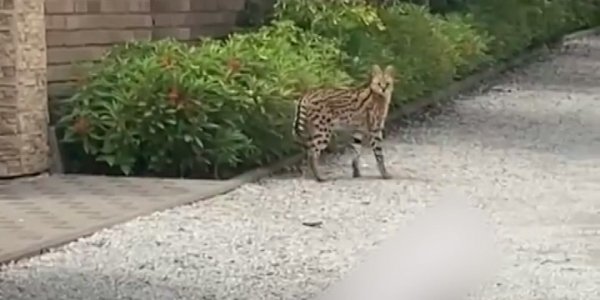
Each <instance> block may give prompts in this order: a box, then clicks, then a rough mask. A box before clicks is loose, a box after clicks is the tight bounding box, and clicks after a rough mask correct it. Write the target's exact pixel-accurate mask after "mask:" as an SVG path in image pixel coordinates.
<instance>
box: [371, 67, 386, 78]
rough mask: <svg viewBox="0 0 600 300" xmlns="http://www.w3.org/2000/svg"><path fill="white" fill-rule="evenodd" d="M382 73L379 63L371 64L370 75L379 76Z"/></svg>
mask: <svg viewBox="0 0 600 300" xmlns="http://www.w3.org/2000/svg"><path fill="white" fill-rule="evenodd" d="M382 74H383V71H381V67H380V66H379V65H373V67H372V69H371V75H372V76H374V77H375V76H380V75H382Z"/></svg>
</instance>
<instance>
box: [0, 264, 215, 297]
mask: <svg viewBox="0 0 600 300" xmlns="http://www.w3.org/2000/svg"><path fill="white" fill-rule="evenodd" d="M33 274H35V275H34V276H35V278H33V276H32V275H33ZM27 275H29V276H27V277H24V278H21V277H18V279H8V280H6V279H0V299H7V300H8V299H11V300H41V299H85V300H113V299H198V300H217V299H218V297H217V296H215V295H210V291H207V289H206V288H205V287H203V286H202V282H197V284H198V286H195V287H190V286H189V285H182V284H178V283H177V282H168V281H169V280H168V279H165V280H164V281H162V280H161V278H158V277H156V276H160V274H158V273H153V274H152V275H153V276H154V277H150V276H148V278H147V279H146V278H140V277H137V276H136V275H138V274H127V273H120V274H115V273H111V274H102V273H101V272H99V271H74V270H69V271H65V270H60V272H59V270H58V269H57V270H55V271H51V270H47V271H42V272H36V273H28V274H27ZM164 276H165V278H166V277H167V276H168V275H167V274H164ZM207 292H208V293H207Z"/></svg>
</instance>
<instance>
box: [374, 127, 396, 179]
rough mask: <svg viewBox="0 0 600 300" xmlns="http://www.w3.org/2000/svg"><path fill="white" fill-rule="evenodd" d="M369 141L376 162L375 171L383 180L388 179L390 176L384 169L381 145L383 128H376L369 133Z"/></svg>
mask: <svg viewBox="0 0 600 300" xmlns="http://www.w3.org/2000/svg"><path fill="white" fill-rule="evenodd" d="M369 140H370V146H371V149H373V155H375V161H376V162H377V169H379V174H381V177H383V179H390V178H392V175H391V174H390V173H389V172H388V171H387V168H386V167H385V158H384V156H383V149H382V148H381V144H382V142H383V128H382V127H378V128H375V129H373V130H370V132H369Z"/></svg>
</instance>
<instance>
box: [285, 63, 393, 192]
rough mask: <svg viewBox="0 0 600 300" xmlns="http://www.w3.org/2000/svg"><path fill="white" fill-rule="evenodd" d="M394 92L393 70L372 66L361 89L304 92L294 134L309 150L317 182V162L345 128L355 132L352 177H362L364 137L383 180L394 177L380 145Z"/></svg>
mask: <svg viewBox="0 0 600 300" xmlns="http://www.w3.org/2000/svg"><path fill="white" fill-rule="evenodd" d="M393 89H394V76H393V68H392V67H391V66H387V67H386V68H385V70H381V68H380V67H379V66H378V65H375V66H373V69H372V71H371V78H370V80H369V82H368V83H367V84H365V85H364V86H361V87H358V88H323V89H316V90H312V91H309V92H307V93H305V94H304V95H303V96H302V97H301V98H300V99H299V100H298V103H297V105H296V115H295V119H294V130H293V133H294V135H295V136H296V137H297V138H298V139H299V140H300V141H302V143H303V145H304V147H305V148H306V150H307V158H308V163H309V167H310V169H311V171H312V173H313V175H314V176H315V179H316V180H317V181H324V178H323V177H322V176H321V174H320V172H319V170H318V168H317V163H318V159H319V156H320V155H321V153H322V152H323V151H324V150H325V149H326V148H327V146H328V144H329V142H330V141H331V136H332V133H333V132H334V131H336V130H340V129H344V130H351V131H352V132H353V134H352V136H353V143H352V149H353V152H354V156H353V158H352V174H353V176H354V177H360V176H361V173H360V169H359V159H360V150H361V146H362V141H363V138H364V137H366V138H368V139H369V145H370V147H371V148H372V149H373V154H374V155H375V159H376V161H377V168H378V169H379V173H380V174H381V176H382V177H383V178H386V179H387V178H391V176H390V174H389V173H388V171H387V170H386V167H385V163H384V156H383V151H382V148H381V142H382V139H383V129H384V125H385V120H386V118H387V114H388V109H389V104H390V101H391V97H392V92H393Z"/></svg>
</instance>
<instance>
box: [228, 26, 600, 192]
mask: <svg viewBox="0 0 600 300" xmlns="http://www.w3.org/2000/svg"><path fill="white" fill-rule="evenodd" d="M598 34H600V26H598V27H594V28H590V29H584V30H579V31H575V32H572V33H569V34H566V35H564V36H563V37H561V38H559V39H558V41H556V42H547V43H544V44H542V45H540V46H537V47H535V48H533V49H531V50H525V52H524V53H522V54H520V55H517V56H516V57H514V58H512V59H510V60H509V61H507V62H504V63H500V64H499V65H495V66H492V67H489V68H487V69H484V70H482V71H479V72H477V73H475V74H473V75H470V76H468V77H466V78H464V79H463V80H461V81H457V82H454V83H452V84H450V86H448V87H446V88H445V89H443V90H440V91H437V92H434V93H432V94H430V95H427V96H425V97H422V98H420V99H419V100H416V101H412V102H410V103H408V104H406V105H403V106H401V107H400V108H399V109H398V110H396V111H395V112H394V113H393V114H392V115H390V116H389V117H388V122H397V121H399V120H400V119H402V118H403V117H406V116H408V115H411V114H414V113H417V112H419V111H422V110H423V109H424V108H426V107H428V106H430V105H433V104H436V103H439V102H441V101H445V100H449V99H452V98H454V97H456V96H458V95H460V94H462V93H464V92H466V91H469V90H472V89H474V88H475V87H477V86H479V85H480V84H482V83H483V82H484V81H488V80H490V79H492V78H496V77H498V76H499V75H501V74H502V73H504V72H505V71H507V70H510V69H512V68H515V67H517V66H522V65H524V64H527V63H529V62H531V61H532V60H533V59H535V58H539V57H546V56H547V55H548V54H549V49H550V48H556V47H559V46H560V45H562V44H563V43H565V42H567V41H570V40H574V39H578V38H583V37H586V36H592V35H598ZM303 157H304V155H303V154H296V155H294V156H291V157H288V158H284V159H282V160H280V161H278V162H276V163H274V164H272V165H269V166H265V167H259V168H256V169H254V170H250V171H248V172H245V173H242V174H241V175H238V176H236V177H234V178H231V179H228V180H227V181H231V182H234V183H235V184H238V185H242V184H245V183H250V182H254V181H257V180H259V179H262V178H265V177H268V176H269V175H271V174H273V173H275V172H277V171H279V170H281V169H283V168H285V167H289V166H293V165H297V164H298V163H300V162H301V161H302V159H303Z"/></svg>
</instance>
